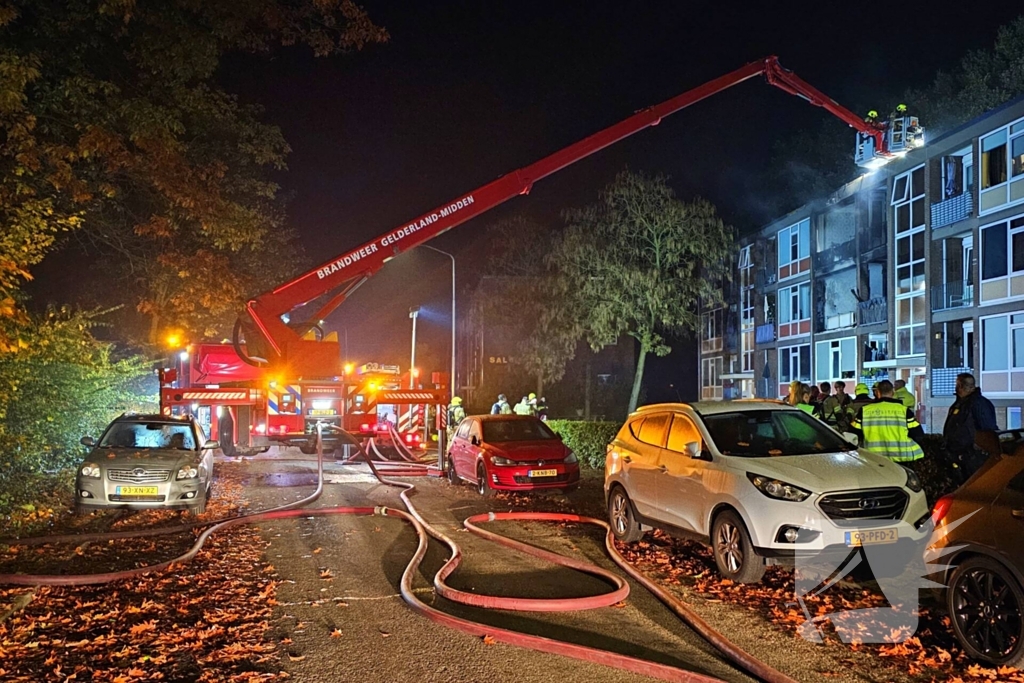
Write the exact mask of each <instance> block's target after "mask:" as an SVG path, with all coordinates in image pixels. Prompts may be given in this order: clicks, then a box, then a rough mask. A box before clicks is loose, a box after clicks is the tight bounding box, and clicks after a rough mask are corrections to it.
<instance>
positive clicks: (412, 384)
mask: <svg viewBox="0 0 1024 683" xmlns="http://www.w3.org/2000/svg"><path fill="white" fill-rule="evenodd" d="M419 315H420V309H419V307H416V308H410V309H409V317H410V318H412V358H411V359H410V360H409V388H410V389H415V388H416V377H415V371H416V318H418V317H419Z"/></svg>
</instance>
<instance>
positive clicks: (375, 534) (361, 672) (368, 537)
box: [246, 450, 751, 683]
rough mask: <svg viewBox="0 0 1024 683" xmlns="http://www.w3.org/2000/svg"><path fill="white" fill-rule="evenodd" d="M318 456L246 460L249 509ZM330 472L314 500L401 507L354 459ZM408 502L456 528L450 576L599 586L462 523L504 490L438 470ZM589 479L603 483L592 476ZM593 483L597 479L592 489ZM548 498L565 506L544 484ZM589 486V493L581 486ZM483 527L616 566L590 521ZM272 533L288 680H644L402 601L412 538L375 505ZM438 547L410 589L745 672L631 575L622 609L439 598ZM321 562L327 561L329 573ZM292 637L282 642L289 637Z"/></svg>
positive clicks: (481, 581) (498, 587) (499, 621)
mask: <svg viewBox="0 0 1024 683" xmlns="http://www.w3.org/2000/svg"><path fill="white" fill-rule="evenodd" d="M315 465H316V463H315V462H314V461H312V460H310V459H309V458H308V456H301V455H300V454H299V453H298V451H295V450H289V451H286V452H285V453H283V454H277V453H275V452H274V451H271V453H269V454H267V455H266V456H261V457H259V458H257V459H255V460H251V461H249V462H248V463H247V465H246V466H247V469H248V470H249V471H250V472H251V476H250V477H249V479H248V481H247V486H246V495H247V497H248V499H249V502H250V506H251V508H253V509H259V508H265V507H270V506H273V505H279V504H281V503H283V502H288V501H291V500H295V499H297V498H301V497H304V496H306V495H308V494H309V492H310V491H311V490H312V488H313V486H314V485H315ZM326 472H327V475H326V478H327V481H328V484H327V486H326V490H325V493H324V495H323V497H322V498H321V499H320V501H319V502H318V503H317V504H316V505H317V506H318V507H319V506H324V507H326V506H334V505H387V506H391V507H397V508H401V507H403V506H402V503H401V501H400V500H399V499H398V492H397V490H396V489H394V488H392V487H387V486H382V485H379V484H377V483H376V481H375V480H374V479H373V478H372V475H370V474H369V471H368V469H366V468H365V466H363V465H358V466H340V465H336V464H334V463H329V464H328V465H327V466H326ZM412 481H414V483H416V485H417V493H416V494H415V498H414V503H415V504H416V506H417V509H418V510H419V511H420V512H421V513H422V514H423V515H424V517H425V518H426V519H427V520H428V521H429V522H430V523H431V524H433V525H435V526H437V527H438V528H439V529H441V530H442V531H444V532H445V533H446V534H448V535H450V536H453V537H454V538H455V539H456V541H457V542H458V543H459V544H460V545H461V546H462V549H463V552H464V554H465V556H466V558H465V561H464V562H463V564H462V567H461V568H460V569H459V571H458V572H457V573H456V574H455V575H454V576H452V577H450V578H449V583H450V585H452V586H454V587H457V588H461V589H464V590H473V591H481V592H486V593H493V594H499V595H508V596H523V597H547V596H576V595H587V594H593V593H596V592H601V591H604V590H606V584H604V583H603V582H601V581H599V580H597V579H595V578H592V577H590V576H588V575H582V574H579V573H577V572H573V571H571V570H568V569H563V568H558V567H552V566H551V565H548V564H546V563H543V562H541V561H539V560H535V559H533V558H529V557H524V556H522V555H520V554H518V553H515V552H513V551H510V550H507V549H504V548H501V547H498V546H496V545H494V544H491V543H488V542H486V541H484V540H482V539H478V538H476V537H474V536H471V535H470V534H468V533H466V532H460V531H459V530H460V529H461V521H462V520H463V519H465V518H466V517H468V516H470V515H472V514H475V513H479V512H486V511H488V510H502V509H508V503H507V501H503V500H501V499H492V500H491V501H484V500H482V499H481V498H480V497H479V496H477V495H476V494H475V493H474V492H473V490H472V489H471V488H470V487H468V486H462V487H452V486H450V485H449V484H448V483H447V482H446V481H444V480H441V479H434V478H419V479H416V480H412ZM587 484H588V485H591V486H597V487H599V483H598V482H596V481H589V482H587ZM591 493H592V494H596V492H591ZM546 495H547V496H548V497H547V498H546V499H545V500H544V501H543V502H544V504H545V507H546V508H547V509H551V508H552V507H557V506H564V505H565V503H566V501H565V499H564V498H562V497H561V496H560V494H546ZM584 495H586V492H584ZM489 528H491V529H493V530H495V531H499V532H500V533H503V534H506V535H509V536H513V537H516V538H519V539H521V540H527V541H529V542H531V543H533V544H536V545H539V546H541V547H545V548H548V549H551V550H555V551H557V552H560V553H563V554H572V555H575V556H576V557H580V558H583V559H585V560H587V561H589V562H592V563H595V564H598V565H601V566H605V567H609V568H613V569H614V565H613V564H612V563H611V562H610V560H608V559H607V558H606V557H605V555H604V550H603V542H602V536H601V531H600V530H599V529H597V528H596V527H577V526H571V527H563V526H560V525H544V524H532V523H531V524H525V525H519V524H512V523H495V524H492V525H489ZM260 530H261V533H262V534H263V536H264V537H265V538H266V539H267V540H268V541H269V542H270V545H269V547H268V549H267V551H266V553H267V559H268V560H269V562H270V563H271V564H273V566H274V567H275V569H276V571H277V573H278V574H279V575H280V577H281V581H282V583H281V584H280V586H279V588H278V594H277V600H278V602H279V605H278V606H277V609H276V612H275V620H274V635H275V637H277V638H278V639H279V640H281V641H282V642H284V643H285V644H286V645H285V647H284V650H285V652H286V653H287V654H286V655H285V656H284V657H283V659H284V661H283V665H284V668H285V670H286V671H288V673H290V674H291V676H292V677H293V678H294V680H297V681H332V682H333V681H360V682H370V681H388V682H389V683H390V682H393V681H424V682H427V681H488V682H493V683H497V682H499V681H510V682H511V681H517V682H521V681H552V680H555V681H557V680H562V681H588V682H593V683H603V682H609V683H610V682H612V681H646V680H650V679H648V678H646V677H643V676H638V675H634V674H630V673H626V672H620V671H615V670H612V669H609V668H606V667H604V666H599V665H594V664H587V663H584V662H580V661H577V660H574V659H569V658H563V657H559V656H555V655H549V654H544V653H539V652H534V651H531V650H526V649H521V648H516V647H512V646H508V645H503V644H500V643H497V644H491V645H489V644H486V643H484V642H483V641H482V640H481V639H479V638H475V637H472V636H469V635H466V634H463V633H460V632H457V631H452V630H450V629H447V628H445V627H443V626H439V625H435V624H433V623H432V622H430V621H428V620H426V619H425V618H423V617H420V616H419V615H417V614H415V613H414V612H412V611H411V610H410V609H409V608H408V607H407V606H406V605H405V603H404V602H403V601H402V599H401V597H400V596H399V594H398V587H399V581H400V577H401V574H402V571H403V570H404V568H405V566H406V564H407V562H408V559H409V558H410V556H411V555H412V553H413V551H414V550H415V547H416V536H415V533H414V532H413V531H412V529H411V528H410V527H408V526H407V525H406V524H404V523H403V522H401V521H400V520H396V519H385V518H381V517H348V516H345V517H338V516H336V517H326V518H308V517H300V518H296V519H291V520H282V521H279V522H273V523H264V524H262V525H261V526H260ZM445 559H447V557H446V555H445V553H444V549H443V548H442V547H441V546H440V545H438V544H436V543H432V546H431V551H430V552H429V553H428V555H427V558H426V560H425V561H424V563H423V567H422V568H421V576H420V577H419V579H418V581H417V589H418V590H419V591H421V592H422V596H423V598H424V599H425V600H426V601H427V602H428V603H431V604H433V605H434V606H436V607H439V608H440V609H443V610H445V611H447V612H449V613H452V614H456V615H459V616H465V617H469V618H472V619H474V620H476V621H481V622H484V623H488V624H494V625H496V626H501V627H503V628H511V629H515V630H519V631H523V632H526V633H533V634H538V635H543V636H546V637H549V638H555V639H559V640H565V641H569V642H574V643H579V644H583V645H587V646H591V647H597V648H601V649H607V650H612V651H615V652H620V653H623V654H628V655H632V656H636V657H641V658H644V659H649V660H652V661H657V662H662V663H666V664H672V665H675V666H679V667H682V668H686V669H690V670H693V671H697V672H700V673H703V674H706V675H710V676H715V677H718V678H721V679H724V680H727V681H748V680H751V679H750V678H749V677H747V676H746V675H744V674H742V673H740V672H738V671H737V670H736V669H734V668H733V667H732V666H731V665H729V664H728V663H726V662H725V661H724V660H722V658H721V657H720V656H719V655H718V653H717V652H716V651H715V650H713V649H712V648H711V647H710V646H709V645H707V644H706V643H705V642H704V641H703V640H702V639H701V638H700V637H699V636H697V635H696V634H695V633H693V632H692V631H690V630H689V629H688V628H686V626H685V625H683V624H682V623H681V622H680V621H679V620H678V619H677V618H676V617H675V616H674V615H673V614H671V613H670V612H669V611H668V610H666V609H665V608H664V607H663V606H662V605H661V603H659V602H658V601H657V600H656V599H655V598H654V597H653V596H651V595H650V594H649V593H648V592H647V591H646V590H645V589H644V588H643V587H641V586H637V585H635V584H633V585H631V593H630V596H629V598H628V599H627V600H626V604H625V606H623V607H621V608H612V607H609V608H602V609H597V610H588V611H582V612H567V613H552V614H545V613H513V612H504V611H493V610H480V609H475V608H470V607H465V606H462V605H458V604H454V603H451V602H448V601H445V600H443V599H441V598H438V597H436V596H435V595H434V594H433V591H432V589H431V578H432V577H433V574H434V572H435V571H436V570H437V568H438V567H440V565H441V564H442V563H443V562H444V560H445ZM328 572H329V573H328ZM289 641H290V642H289Z"/></svg>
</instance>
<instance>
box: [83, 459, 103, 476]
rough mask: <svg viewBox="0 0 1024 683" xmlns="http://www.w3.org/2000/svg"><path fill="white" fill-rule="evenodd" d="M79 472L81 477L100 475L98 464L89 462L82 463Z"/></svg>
mask: <svg viewBox="0 0 1024 683" xmlns="http://www.w3.org/2000/svg"><path fill="white" fill-rule="evenodd" d="M81 473H82V476H83V477H89V478H90V479H99V478H100V476H101V475H100V468H99V465H94V464H93V463H91V462H87V463H85V464H84V465H82V470H81Z"/></svg>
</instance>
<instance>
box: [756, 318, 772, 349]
mask: <svg viewBox="0 0 1024 683" xmlns="http://www.w3.org/2000/svg"><path fill="white" fill-rule="evenodd" d="M773 341H775V323H765V324H763V325H758V326H757V327H756V328H755V329H754V343H756V344H771V343H772V342H773Z"/></svg>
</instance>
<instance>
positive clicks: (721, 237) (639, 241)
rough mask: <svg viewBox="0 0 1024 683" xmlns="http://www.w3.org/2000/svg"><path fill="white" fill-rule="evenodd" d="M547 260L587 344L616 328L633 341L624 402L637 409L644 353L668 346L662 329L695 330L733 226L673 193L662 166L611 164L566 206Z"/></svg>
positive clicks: (721, 271)
mask: <svg viewBox="0 0 1024 683" xmlns="http://www.w3.org/2000/svg"><path fill="white" fill-rule="evenodd" d="M566 219H567V226H566V229H565V232H564V234H563V236H562V238H561V239H560V240H559V242H558V244H557V245H556V246H555V248H554V249H553V250H552V252H551V254H550V256H549V262H550V263H551V264H553V265H554V266H555V267H556V268H557V269H558V271H559V273H560V276H559V278H558V282H559V283H560V286H561V288H562V292H561V294H562V297H561V298H562V299H563V300H564V301H566V302H568V303H569V305H570V306H571V308H572V309H573V310H576V311H580V312H581V318H582V320H581V324H582V326H583V332H584V334H585V338H586V339H587V341H588V342H589V343H590V345H591V347H592V348H594V349H599V348H602V347H605V346H608V345H610V344H614V343H615V342H616V341H617V340H618V339H619V337H620V336H621V335H623V334H625V335H628V336H630V337H633V338H634V339H635V340H636V342H637V346H638V347H639V357H638V359H637V365H636V374H635V376H634V379H633V390H632V394H631V396H630V401H629V410H630V412H632V411H633V410H635V409H636V405H637V401H638V399H639V396H640V386H641V383H642V381H643V375H644V362H645V360H646V358H647V355H648V354H651V353H654V354H656V355H658V356H665V355H667V354H668V353H669V352H670V351H671V350H672V349H671V347H670V346H669V345H668V343H667V342H666V340H665V335H667V334H678V333H682V332H686V331H693V330H696V329H697V327H698V323H699V314H698V302H699V301H700V300H702V299H703V300H712V299H716V298H719V297H720V296H721V291H720V287H718V286H716V283H721V282H724V281H725V280H726V279H727V278H728V277H729V269H728V264H729V257H730V255H731V254H732V249H733V238H732V230H731V229H730V228H728V227H727V226H726V225H725V224H724V223H723V222H722V219H721V218H719V216H718V212H717V211H716V209H715V207H714V205H712V204H711V203H709V202H707V201H705V200H703V199H695V200H693V201H691V202H684V201H682V200H680V199H679V198H678V197H676V195H675V192H674V191H673V190H672V188H671V187H669V185H668V182H667V179H666V178H664V177H662V176H649V175H645V174H643V173H635V172H632V171H629V170H626V171H623V172H621V173H619V174H618V175H617V176H616V178H615V180H614V181H613V182H612V183H611V184H610V185H609V186H608V187H607V188H605V189H604V191H603V192H602V193H601V196H600V199H599V200H598V201H597V202H595V203H594V204H591V205H590V206H586V207H584V208H582V209H575V210H572V211H569V212H567V213H566Z"/></svg>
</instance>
